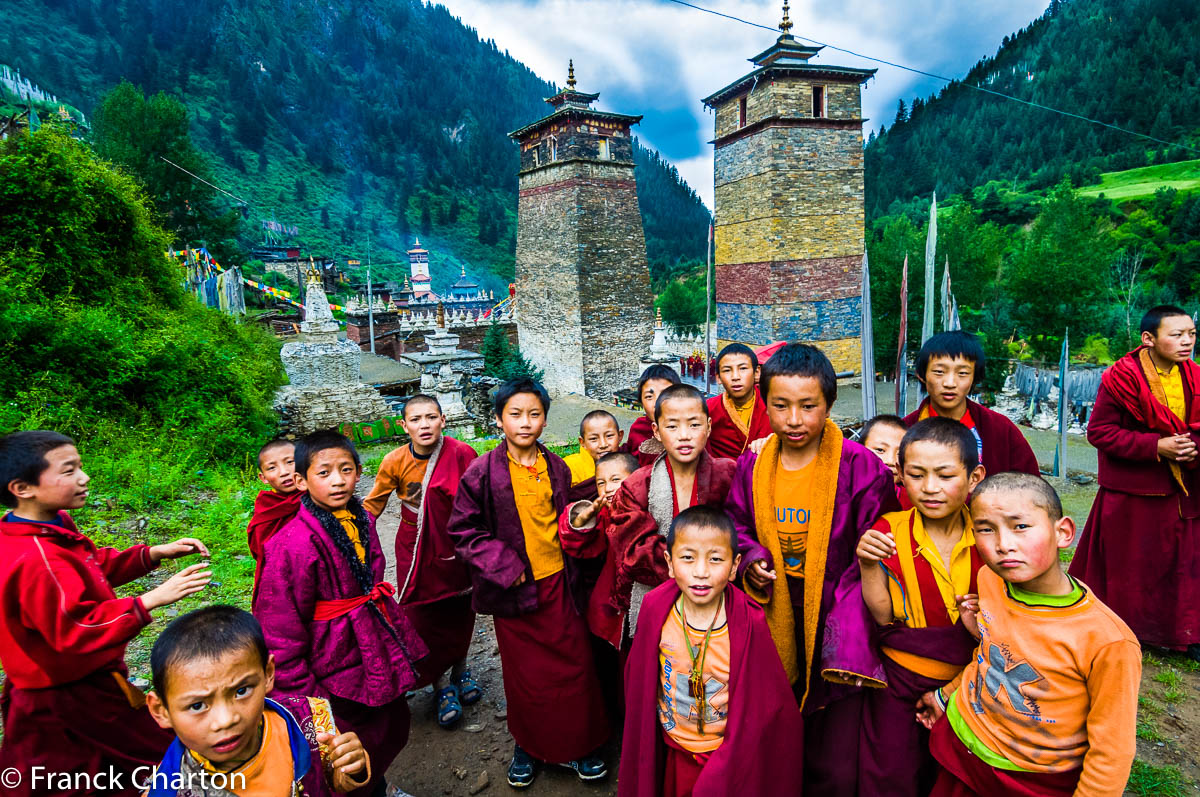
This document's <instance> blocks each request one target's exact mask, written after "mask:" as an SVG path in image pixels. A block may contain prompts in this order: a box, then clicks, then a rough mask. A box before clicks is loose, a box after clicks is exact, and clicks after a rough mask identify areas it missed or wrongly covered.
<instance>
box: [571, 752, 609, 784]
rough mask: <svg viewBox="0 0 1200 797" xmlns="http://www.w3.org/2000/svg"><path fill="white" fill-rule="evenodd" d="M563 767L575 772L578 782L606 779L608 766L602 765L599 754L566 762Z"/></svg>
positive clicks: (602, 761)
mask: <svg viewBox="0 0 1200 797" xmlns="http://www.w3.org/2000/svg"><path fill="white" fill-rule="evenodd" d="M563 766H564V767H569V768H571V769H573V770H575V774H576V775H578V776H579V779H580V780H585V781H586V780H601V779H602V778H605V777H608V765H607V764H605V763H604V759H603V758H601V757H600V754H599V753H592V754H591V755H589V756H584V757H583V758H577V759H575V760H574V761H568V762H567V763H565V764H563Z"/></svg>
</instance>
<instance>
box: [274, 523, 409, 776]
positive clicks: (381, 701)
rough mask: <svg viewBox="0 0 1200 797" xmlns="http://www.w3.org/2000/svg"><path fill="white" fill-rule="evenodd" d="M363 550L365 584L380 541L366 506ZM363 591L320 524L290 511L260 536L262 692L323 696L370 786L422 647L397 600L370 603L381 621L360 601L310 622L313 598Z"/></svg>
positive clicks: (392, 745) (402, 711)
mask: <svg viewBox="0 0 1200 797" xmlns="http://www.w3.org/2000/svg"><path fill="white" fill-rule="evenodd" d="M367 518H368V521H369V529H368V531H367V534H366V537H365V539H364V540H363V542H364V543H365V545H366V548H367V561H368V562H369V563H370V566H371V571H372V573H373V576H374V580H375V583H376V584H378V583H380V582H382V581H383V569H384V559H383V549H382V548H380V546H379V536H378V535H377V534H376V533H375V520H374V518H372V517H371V516H370V514H367ZM362 594H363V591H362V588H361V587H360V586H359V584H358V581H357V580H355V578H354V573H353V572H352V571H351V569H350V565H349V563H348V562H346V559H345V557H344V556H343V555H342V553H341V551H339V550H338V549H337V547H336V546H335V545H334V543H333V540H332V539H330V537H329V535H328V534H327V533H326V531H325V529H324V528H323V527H322V526H321V523H320V522H319V521H318V520H317V518H316V517H314V516H313V514H312V513H311V512H309V511H308V509H307V508H306V507H305V506H304V505H303V504H302V505H301V506H300V511H299V512H297V513H296V516H295V517H294V518H292V520H291V521H289V522H288V524H287V525H286V526H284V527H283V528H282V529H280V530H279V531H278V532H277V533H276V534H275V536H273V537H271V539H270V540H268V541H267V545H266V549H265V557H264V564H263V572H262V582H261V584H260V585H259V589H258V594H257V596H256V597H255V601H254V616H255V617H256V618H258V621H259V622H260V623H261V624H262V627H263V634H264V636H265V637H266V640H267V648H268V649H269V650H270V651H271V653H272V654H273V655H274V656H275V689H274V690H273V691H272V693H271V697H273V698H276V699H278V698H280V697H292V696H296V697H327V698H330V702H331V704H332V706H333V710H334V715H335V716H336V717H338V718H339V720H340V722H341V723H342V725H344V726H345V727H341V730H343V731H354V732H356V733H357V734H358V735H359V738H360V739H361V740H362V742H363V747H365V748H366V749H367V752H368V754H369V755H370V756H371V768H372V779H371V782H370V783H369V784H367V786H365V787H363V788H362V789H357V790H356V791H355V793H356V794H359V793H361V794H364V795H366V794H370V793H371V791H372V790H373V789H374V788H375V787H376V786H377V785H378V783H379V782H380V781H381V780H382V779H383V776H384V773H385V772H387V768H388V766H389V765H390V764H391V763H392V759H394V758H395V757H396V755H397V754H398V753H399V752H400V750H401V749H402V748H403V747H404V744H405V742H406V741H407V740H408V704H407V703H406V702H405V699H404V694H405V692H407V691H408V690H409V689H410V688H411V687H413V686H414V685H415V684H416V683H417V681H418V674H417V670H416V668H415V664H416V662H417V661H418V660H419V659H421V658H422V657H423V656H425V655H426V654H427V653H428V650H427V649H426V647H425V644H424V643H423V642H422V641H421V638H420V637H418V636H417V634H416V631H414V630H413V627H412V624H411V623H410V622H409V620H408V618H407V617H405V615H404V613H403V612H402V611H401V609H400V606H399V604H397V603H396V602H395V601H394V600H392V599H391V598H387V597H385V598H384V599H383V600H382V601H380V604H376V605H380V607H381V610H382V611H384V612H386V614H387V617H388V619H389V620H390V626H389V625H385V623H384V622H383V620H381V619H380V617H379V615H378V614H377V613H376V612H375V610H374V609H373V608H372V607H371V605H367V604H364V605H362V606H358V607H357V608H354V609H351V610H350V611H349V612H347V613H346V614H343V615H341V616H340V617H334V618H333V619H330V620H314V619H313V617H314V614H315V610H316V606H317V602H318V601H330V600H344V599H347V598H357V597H359V596H361V595H362Z"/></svg>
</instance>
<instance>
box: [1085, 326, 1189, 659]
mask: <svg viewBox="0 0 1200 797" xmlns="http://www.w3.org/2000/svg"><path fill="white" fill-rule="evenodd" d="M1195 346H1196V325H1195V324H1194V323H1193V322H1192V319H1191V317H1190V316H1188V315H1187V314H1186V313H1185V312H1184V311H1183V310H1181V309H1180V308H1178V307H1172V306H1168V305H1164V306H1161V307H1155V308H1153V309H1152V310H1150V312H1148V313H1146V316H1145V317H1144V318H1143V319H1142V345H1141V346H1139V347H1138V348H1137V349H1135V350H1134V351H1132V352H1130V353H1129V354H1127V355H1125V356H1124V357H1122V358H1121V359H1120V360H1118V361H1117V362H1115V363H1113V365H1112V367H1110V368H1109V369H1108V370H1107V371H1105V372H1104V375H1103V376H1102V377H1101V380H1100V392H1099V394H1098V395H1097V396H1096V407H1095V409H1094V410H1093V411H1092V417H1091V419H1090V420H1089V421H1088V433H1087V437H1088V442H1089V443H1091V444H1092V445H1094V446H1095V447H1096V450H1097V451H1098V452H1099V456H1100V491H1099V492H1098V493H1097V494H1096V501H1095V503H1094V504H1093V505H1092V512H1091V514H1089V515H1088V520H1087V525H1086V526H1084V529H1083V539H1082V540H1081V541H1080V544H1079V549H1078V550H1077V551H1076V552H1075V559H1074V560H1073V561H1072V562H1071V575H1073V576H1075V577H1076V578H1079V579H1081V580H1083V581H1085V582H1086V583H1087V584H1088V585H1089V586H1091V587H1092V589H1094V590H1095V591H1096V596H1097V597H1099V598H1100V599H1102V600H1104V601H1105V602H1106V603H1108V604H1109V605H1110V606H1111V607H1112V609H1113V611H1115V612H1116V613H1117V614H1118V615H1119V616H1120V617H1121V619H1123V620H1124V621H1125V622H1127V623H1129V625H1130V627H1132V628H1133V630H1134V633H1136V634H1137V637H1138V639H1139V640H1141V642H1142V644H1143V645H1154V646H1156V647H1163V648H1169V649H1172V650H1185V651H1187V652H1188V654H1189V655H1190V656H1191V657H1192V658H1193V659H1195V660H1196V661H1200V520H1198V518H1200V477H1198V476H1197V474H1198V473H1200V471H1198V470H1197V446H1198V445H1200V436H1197V430H1200V400H1198V399H1200V395H1198V394H1200V368H1198V367H1197V366H1196V364H1195V363H1194V362H1192V352H1193V350H1194V349H1195ZM1134 530H1136V532H1134Z"/></svg>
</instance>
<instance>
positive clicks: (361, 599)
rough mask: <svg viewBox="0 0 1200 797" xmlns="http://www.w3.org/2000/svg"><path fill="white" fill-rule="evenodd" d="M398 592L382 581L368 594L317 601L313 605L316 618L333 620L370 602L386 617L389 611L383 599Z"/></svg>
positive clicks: (314, 617)
mask: <svg viewBox="0 0 1200 797" xmlns="http://www.w3.org/2000/svg"><path fill="white" fill-rule="evenodd" d="M395 594H396V588H395V587H393V586H392V585H391V584H389V583H387V582H386V581H380V582H379V583H378V584H376V585H375V586H374V587H372V588H371V591H370V592H368V593H367V594H366V595H359V596H358V597H357V598H338V599H337V600H330V601H317V603H316V605H315V606H314V607H313V619H314V620H333V619H335V618H338V617H342V616H344V615H347V614H349V613H350V612H352V611H354V610H355V609H357V608H358V607H359V606H365V605H366V604H368V603H374V604H375V605H376V606H378V607H379V610H380V611H382V612H383V616H384V617H388V616H389V615H388V613H387V611H386V610H385V609H384V605H383V601H384V599H385V598H390V597H392V596H393V595H395Z"/></svg>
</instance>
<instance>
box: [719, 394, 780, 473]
mask: <svg viewBox="0 0 1200 797" xmlns="http://www.w3.org/2000/svg"><path fill="white" fill-rule="evenodd" d="M725 398H726V397H725V395H724V394H722V395H720V396H713V397H712V398H710V399H709V400H708V417H709V418H711V419H712V431H711V432H709V434H708V445H707V446H706V447H705V450H706V451H708V453H709V454H711V455H712V456H714V457H724V458H725V459H737V458H738V457H740V456H741V455H742V452H744V451H745V450H746V446H747V445H749V444H750V443H751V442H753V441H755V440H758V439H760V438H763V437H766V436H768V435H769V434H771V423H770V421H769V420H767V405H766V404H764V403H763V400H762V395H761V394H759V392H758V388H757V387H755V388H754V412H753V413H752V414H751V416H750V426H749V428H748V429H747V430H746V431H742V428H741V426H740V424H741V419H740V418H737V417H735V416H734V415H731V414H730V411H729V407H728V406H726V403H725Z"/></svg>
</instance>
